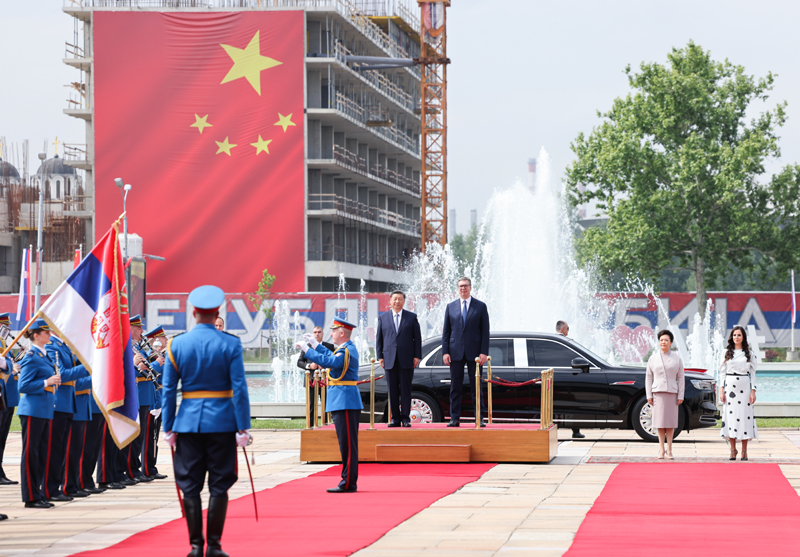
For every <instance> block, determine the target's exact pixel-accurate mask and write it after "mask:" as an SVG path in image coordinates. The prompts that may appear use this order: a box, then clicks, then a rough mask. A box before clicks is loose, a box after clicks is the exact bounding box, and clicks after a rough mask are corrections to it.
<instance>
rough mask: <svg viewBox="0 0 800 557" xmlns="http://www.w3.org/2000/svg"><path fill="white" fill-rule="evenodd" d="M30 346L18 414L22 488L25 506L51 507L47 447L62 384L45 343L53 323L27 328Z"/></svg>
mask: <svg viewBox="0 0 800 557" xmlns="http://www.w3.org/2000/svg"><path fill="white" fill-rule="evenodd" d="M25 337H26V338H27V339H28V340H30V341H31V347H30V348H29V349H28V351H27V352H26V353H25V356H24V357H23V358H22V363H21V365H20V372H19V375H20V378H19V392H20V393H21V396H20V401H19V408H18V409H17V415H18V416H19V421H20V424H21V425H22V459H21V461H20V480H21V481H20V487H21V488H22V500H23V501H24V502H25V507H27V508H34V509H49V508H50V507H53V506H54V505H53V504H52V503H48V502H47V499H46V497H45V494H44V490H43V488H42V485H43V484H44V482H46V481H47V478H46V477H45V470H46V468H47V460H48V455H47V449H48V440H49V438H50V426H51V424H52V422H53V409H54V408H55V388H56V387H57V386H58V385H60V384H61V376H60V375H58V374H57V373H56V366H55V362H53V361H51V360H50V358H49V357H48V356H47V352H46V350H45V345H46V344H47V343H48V342H50V326H49V325H48V324H47V323H46V322H45V321H44V319H37V320H36V321H34V322H33V323H32V324H31V326H30V327H29V328H28V330H27V331H25Z"/></svg>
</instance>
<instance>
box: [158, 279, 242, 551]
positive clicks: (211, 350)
mask: <svg viewBox="0 0 800 557" xmlns="http://www.w3.org/2000/svg"><path fill="white" fill-rule="evenodd" d="M189 303H190V304H191V305H192V306H194V312H193V313H194V317H195V319H196V320H197V325H196V326H195V327H194V328H193V329H192V330H191V331H189V332H188V333H184V334H180V335H176V336H174V337H172V338H171V339H170V341H169V343H168V344H167V363H166V366H165V367H164V388H163V390H162V411H163V417H164V431H165V436H164V439H165V440H166V441H167V443H168V444H169V445H170V446H171V447H175V480H176V481H177V483H178V486H179V487H180V489H181V491H183V495H184V500H183V506H184V514H185V516H186V523H187V525H188V527H189V543H190V544H191V546H192V551H191V553H189V555H190V557H191V556H193V557H202V555H203V544H204V540H203V511H202V505H201V501H200V492H201V491H202V489H203V483H204V482H205V475H206V471H208V490H209V492H210V495H211V497H210V499H209V502H208V525H207V529H206V534H207V538H208V548H207V552H206V556H208V557H227V553H225V552H223V551H222V546H221V539H222V530H223V527H224V525H225V515H226V513H227V509H228V489H229V488H230V487H231V486H232V485H233V484H234V483H235V482H236V480H237V476H236V446H237V445H239V446H245V445H247V444H248V443H249V442H250V441H251V440H252V437H251V436H250V432H249V428H250V399H249V397H248V394H247V381H246V379H245V373H244V361H243V358H242V343H241V342H240V341H239V338H238V337H235V336H233V335H231V334H228V333H225V332H222V331H218V330H217V329H215V328H214V321H215V320H216V318H217V316H218V315H219V307H220V306H221V305H222V304H223V303H225V294H224V293H223V291H222V290H221V289H220V288H217V287H216V286H210V285H207V286H201V287H199V288H196V289H194V290H193V291H192V292H191V294H189ZM178 380H180V381H181V393H182V401H181V405H180V408H179V409H178V413H177V416H176V415H175V406H176V398H177V387H178Z"/></svg>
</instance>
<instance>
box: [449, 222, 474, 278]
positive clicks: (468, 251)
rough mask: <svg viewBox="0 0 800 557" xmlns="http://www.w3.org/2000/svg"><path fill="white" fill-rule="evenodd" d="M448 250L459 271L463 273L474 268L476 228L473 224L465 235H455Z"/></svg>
mask: <svg viewBox="0 0 800 557" xmlns="http://www.w3.org/2000/svg"><path fill="white" fill-rule="evenodd" d="M450 250H451V251H452V252H453V255H454V256H455V258H456V260H457V261H458V262H459V266H460V268H459V271H460V272H461V274H463V273H464V269H466V268H467V267H474V263H475V255H476V254H477V252H478V226H477V225H475V224H473V225H472V227H471V228H470V229H469V232H467V233H466V234H456V235H454V236H453V241H452V242H450Z"/></svg>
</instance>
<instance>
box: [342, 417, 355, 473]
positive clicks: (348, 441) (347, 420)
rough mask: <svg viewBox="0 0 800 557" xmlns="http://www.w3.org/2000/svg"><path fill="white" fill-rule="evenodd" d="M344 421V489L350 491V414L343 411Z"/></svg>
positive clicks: (351, 453)
mask: <svg viewBox="0 0 800 557" xmlns="http://www.w3.org/2000/svg"><path fill="white" fill-rule="evenodd" d="M344 420H345V423H346V424H347V479H346V480H345V481H344V488H345V489H350V472H351V470H350V458H352V456H353V451H352V450H351V449H352V447H351V446H350V413H349V412H348V411H347V410H345V411H344Z"/></svg>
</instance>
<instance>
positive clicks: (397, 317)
mask: <svg viewBox="0 0 800 557" xmlns="http://www.w3.org/2000/svg"><path fill="white" fill-rule="evenodd" d="M399 330H400V314H399V313H395V314H394V332H395V333H396V332H397V331H399Z"/></svg>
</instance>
